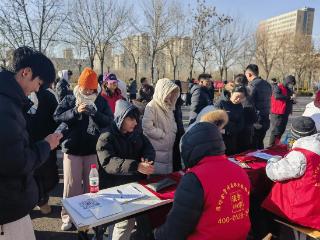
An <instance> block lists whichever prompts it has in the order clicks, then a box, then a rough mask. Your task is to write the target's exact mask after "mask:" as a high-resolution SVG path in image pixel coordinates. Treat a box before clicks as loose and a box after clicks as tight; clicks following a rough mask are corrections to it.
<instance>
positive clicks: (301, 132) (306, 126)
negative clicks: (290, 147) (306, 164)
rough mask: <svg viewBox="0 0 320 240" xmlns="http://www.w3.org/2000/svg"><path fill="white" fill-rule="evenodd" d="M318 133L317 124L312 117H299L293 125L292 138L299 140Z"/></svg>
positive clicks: (294, 120)
mask: <svg viewBox="0 0 320 240" xmlns="http://www.w3.org/2000/svg"><path fill="white" fill-rule="evenodd" d="M316 133H317V129H316V124H315V122H314V121H313V120H312V118H310V117H304V116H301V117H297V118H295V119H293V121H292V125H291V134H292V138H294V139H299V138H302V137H306V136H311V135H313V134H316Z"/></svg>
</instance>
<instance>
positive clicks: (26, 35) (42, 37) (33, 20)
mask: <svg viewBox="0 0 320 240" xmlns="http://www.w3.org/2000/svg"><path fill="white" fill-rule="evenodd" d="M67 16H68V12H66V10H65V7H64V2H63V1H62V0H33V1H26V0H3V1H1V3H0V34H1V35H2V37H3V38H4V39H5V41H6V43H7V44H8V45H9V46H10V47H12V48H17V47H19V46H22V45H30V46H32V47H33V48H34V49H37V50H39V51H41V52H46V50H47V49H48V47H51V46H52V45H53V44H55V43H57V42H60V41H62V40H63V35H62V32H61V28H62V26H63V24H64V21H65V19H66V18H67Z"/></svg>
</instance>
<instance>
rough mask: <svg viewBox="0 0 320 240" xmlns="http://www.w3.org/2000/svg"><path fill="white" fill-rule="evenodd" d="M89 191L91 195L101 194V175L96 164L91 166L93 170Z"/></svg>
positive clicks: (91, 171) (90, 176)
mask: <svg viewBox="0 0 320 240" xmlns="http://www.w3.org/2000/svg"><path fill="white" fill-rule="evenodd" d="M89 191H90V193H96V192H99V174H98V170H97V165H96V164H91V170H90V174H89Z"/></svg>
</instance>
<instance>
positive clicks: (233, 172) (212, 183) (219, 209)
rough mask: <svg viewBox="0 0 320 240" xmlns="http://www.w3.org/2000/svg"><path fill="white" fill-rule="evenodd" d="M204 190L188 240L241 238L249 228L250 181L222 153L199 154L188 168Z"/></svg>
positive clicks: (241, 239) (237, 239) (245, 236)
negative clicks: (199, 157)
mask: <svg viewBox="0 0 320 240" xmlns="http://www.w3.org/2000/svg"><path fill="white" fill-rule="evenodd" d="M189 171H190V172H192V173H194V174H195V175H196V176H197V178H198V179H199V181H200V182H201V185H202V187H203V191H204V201H205V202H204V208H203V212H202V215H201V218H200V220H199V222H198V225H197V226H196V229H195V231H194V232H193V233H192V234H191V235H190V236H189V237H188V240H218V239H221V240H222V239H223V240H229V239H230V240H245V239H246V238H247V235H248V232H249V230H250V220H249V193H250V182H249V178H248V176H247V174H246V173H245V171H244V170H243V169H241V168H240V167H239V166H237V165H235V164H234V163H231V162H230V161H229V160H228V159H227V157H226V156H225V155H221V156H209V157H205V158H203V159H202V160H201V161H200V162H199V163H198V165H197V166H195V167H193V168H191V169H190V170H189Z"/></svg>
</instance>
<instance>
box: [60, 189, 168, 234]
mask: <svg viewBox="0 0 320 240" xmlns="http://www.w3.org/2000/svg"><path fill="white" fill-rule="evenodd" d="M172 202H173V199H163V200H161V199H160V198H158V197H157V196H156V195H155V194H153V193H152V192H151V191H149V190H147V189H146V188H145V187H143V186H142V185H140V184H139V183H129V184H125V185H121V186H117V187H113V188H108V189H104V190H101V191H99V192H98V193H97V194H90V193H88V194H83V195H79V196H76V197H72V198H66V199H63V200H62V205H63V207H64V208H65V210H66V211H67V213H68V214H69V215H70V218H71V219H72V222H73V223H74V225H75V227H76V228H77V229H78V230H81V231H84V230H87V229H90V228H94V227H97V226H100V225H104V224H112V223H115V222H118V221H120V220H123V219H126V218H130V217H131V216H133V215H136V214H139V213H143V212H145V211H148V210H151V209H155V208H157V207H160V206H164V205H166V204H170V203H172Z"/></svg>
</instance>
